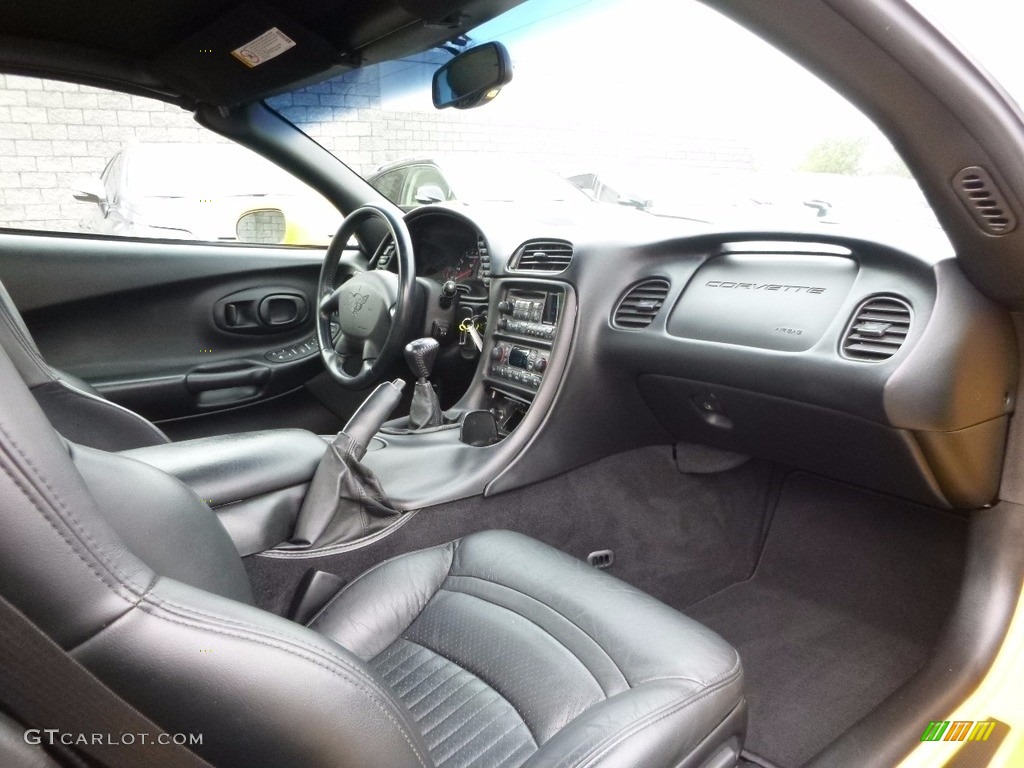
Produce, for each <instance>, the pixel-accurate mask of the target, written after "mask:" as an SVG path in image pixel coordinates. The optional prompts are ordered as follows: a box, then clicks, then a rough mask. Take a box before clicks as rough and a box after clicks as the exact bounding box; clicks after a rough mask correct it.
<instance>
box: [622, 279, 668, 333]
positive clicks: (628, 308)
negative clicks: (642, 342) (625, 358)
mask: <svg viewBox="0 0 1024 768" xmlns="http://www.w3.org/2000/svg"><path fill="white" fill-rule="evenodd" d="M668 289H669V283H668V281H667V280H660V279H654V280H644V281H643V282H642V283H637V284H636V285H634V286H633V287H632V288H630V289H629V290H628V291H626V295H625V296H623V297H622V298H621V299H619V304H618V306H617V307H615V313H614V314H613V315H612V325H614V326H615V327H616V328H622V329H624V330H630V331H636V330H640V329H641V328H646V327H647V326H649V325H650V324H651V323H653V322H654V318H655V317H657V315H658V312H659V311H660V310H661V306H662V305H663V304H664V303H665V298H666V297H667V296H668Z"/></svg>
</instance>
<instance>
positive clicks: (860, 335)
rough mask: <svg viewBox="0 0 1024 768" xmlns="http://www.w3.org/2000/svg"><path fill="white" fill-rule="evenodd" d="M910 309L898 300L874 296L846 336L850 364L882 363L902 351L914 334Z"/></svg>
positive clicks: (845, 351)
mask: <svg viewBox="0 0 1024 768" xmlns="http://www.w3.org/2000/svg"><path fill="white" fill-rule="evenodd" d="M910 320H911V311H910V305H909V304H908V303H907V302H906V301H905V300H904V299H902V298H900V297H898V296H873V297H872V298H870V299H868V300H867V301H865V302H864V303H863V304H861V305H860V307H859V308H858V309H857V311H856V312H855V313H854V315H853V319H852V320H851V321H850V325H849V327H848V328H847V330H846V333H845V334H844V336H843V345H842V354H843V357H845V358H847V359H848V360H860V361H863V362H869V363H880V362H882V361H883V360H888V359H889V358H890V357H892V356H893V355H895V354H896V353H897V352H899V351H900V347H902V346H903V342H905V341H906V340H907V334H908V333H909V332H910Z"/></svg>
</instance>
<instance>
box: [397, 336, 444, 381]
mask: <svg viewBox="0 0 1024 768" xmlns="http://www.w3.org/2000/svg"><path fill="white" fill-rule="evenodd" d="M440 349H441V345H440V344H438V343H437V339H431V338H430V337H427V338H425V339H416V340H415V341H410V342H409V343H408V344H406V345H405V362H407V363H408V364H409V368H410V369H412V372H413V374H415V376H416V378H417V379H418V380H419V381H426V380H427V379H429V378H430V372H431V371H433V370H434V361H435V360H437V353H438V350H440Z"/></svg>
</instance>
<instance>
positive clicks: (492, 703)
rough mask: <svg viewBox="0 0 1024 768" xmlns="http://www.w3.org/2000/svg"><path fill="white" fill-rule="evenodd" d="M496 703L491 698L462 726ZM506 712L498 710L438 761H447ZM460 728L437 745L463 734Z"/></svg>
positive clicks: (506, 712)
mask: <svg viewBox="0 0 1024 768" xmlns="http://www.w3.org/2000/svg"><path fill="white" fill-rule="evenodd" d="M498 703H499V702H498V700H497V699H492V700H491V701H489V702H488V703H487V704H486V705H485V706H484V707H483V709H478V710H477V711H476V712H474V713H473V715H472V717H470V718H469V720H467V721H466V722H465V723H463V725H462V728H465V727H466V726H467V725H469V723H471V722H473V720H474V719H475V718H477V717H479V716H480V715H482V714H483V713H484V712H486V711H487V710H488V709H490V708H491V707H492V706H494V705H495V704H498ZM507 714H508V710H504V709H503V710H501V711H500V712H498V714H496V715H495V716H494V717H492V718H491V719H490V720H488V721H487V722H486V723H484V724H483V725H481V726H477V728H476V730H475V731H473V733H472V734H470V736H469V737H468V738H464V739H463V740H462V742H461V743H459V744H458V745H456V747H455V748H454V749H451V750H450V751H448V750H446V751H447V754H446V755H445V756H444V757H443V758H441V760H440V761H439V762H442V763H444V762H447V761H448V760H450V759H451V758H452V757H453V756H454V755H455V753H456V752H458V751H459V750H460V749H462V748H463V747H464V746H466V745H467V744H469V742H471V741H472V740H473V739H475V738H476V737H477V736H479V735H480V734H481V733H483V732H484V731H486V730H487V729H488V728H490V727H491V726H492V725H494V724H495V723H496V722H498V720H500V719H501V718H502V717H505V716H506V715H507ZM520 722H522V721H520ZM523 725H524V726H525V723H523ZM516 727H517V728H518V727H519V726H518V725H517V726H516ZM460 730H461V729H459V730H456V731H454V732H453V733H450V734H449V735H448V736H446V737H445V738H443V739H441V741H439V742H438V744H437V745H438V746H441V745H442V744H444V743H445V742H446V741H448V739H451V738H454V737H455V736H465V733H460Z"/></svg>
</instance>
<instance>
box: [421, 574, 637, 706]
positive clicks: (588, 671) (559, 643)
mask: <svg viewBox="0 0 1024 768" xmlns="http://www.w3.org/2000/svg"><path fill="white" fill-rule="evenodd" d="M483 581H486V579H483ZM489 583H491V584H496V583H497V582H489ZM498 586H499V587H500V586H504V585H502V584H498ZM438 591H439V592H441V591H444V592H450V593H451V594H458V595H465V596H466V597H475V598H476V599H477V600H480V601H481V602H484V603H487V604H488V605H493V606H494V607H495V608H502V609H504V610H506V611H508V612H509V613H511V614H513V615H515V616H519V617H520V618H522V619H523V620H524V621H528V622H529V623H530V624H532V625H533V626H535V627H537V629H539V630H540V631H541V632H543V633H544V634H545V635H547V636H548V637H550V638H551V639H552V640H553V641H554V642H555V643H557V644H558V645H559V646H561V647H562V648H564V649H565V651H566V653H568V654H569V655H570V656H571V657H572V658H573V659H575V660H576V662H577V663H578V664H579V665H580V666H581V667H583V669H584V671H585V672H586V673H587V674H588V675H590V677H591V679H592V680H593V681H594V682H595V683H596V684H597V687H598V688H599V689H600V690H601V693H602V694H604V697H605V698H606V699H607V698H608V692H607V691H605V689H604V686H603V685H601V681H600V680H598V679H597V677H596V676H595V675H594V673H593V672H592V671H591V670H590V667H588V666H587V665H586V664H585V663H584V662H583V660H582V659H581V658H580V657H579V656H577V655H576V654H575V653H573V651H572V649H571V648H569V647H568V646H567V645H566V644H565V643H563V642H562V641H561V640H559V639H558V638H557V637H555V636H554V635H553V634H551V633H550V632H548V630H546V629H545V628H544V627H542V626H541V625H540V624H538V623H537V622H535V621H534V620H533V619H531V618H530V617H529V616H525V615H523V614H522V613H520V612H519V611H517V610H515V609H513V608H509V607H508V606H506V605H501V604H500V603H496V602H494V601H493V600H488V599H487V598H486V597H481V596H480V595H474V594H472V593H471V592H463V591H462V590H461V589H449V588H448V587H446V586H443V585H442V587H441V589H439V590H438ZM513 591H517V590H513ZM520 594H523V593H520ZM526 597H529V595H526ZM536 602H538V603H540V604H541V605H545V603H541V601H540V600H537V601H536ZM548 607H550V606H548ZM552 610H554V609H553V608H552ZM555 613H557V614H558V615H559V616H561V615H562V614H560V613H558V611H555ZM571 623H572V622H570V624H571ZM573 626H576V625H575V624H573ZM580 632H583V630H582V629H581V630H580ZM583 634H586V632H584V633H583ZM588 637H589V635H588ZM595 642H596V641H595ZM598 647H600V646H598ZM601 650H602V651H604V648H601ZM605 654H606V655H607V652H605ZM608 658H609V660H610V661H611V662H612V664H613V665H614V666H615V669H616V671H618V672H619V674H620V675H621V674H622V670H620V669H619V667H618V665H617V664H615V661H614V660H612V659H611V657H610V656H609V657H608ZM481 679H483V678H481ZM622 679H623V681H624V682H625V683H626V685H627V686H629V681H628V680H626V676H625V675H623V676H622ZM629 687H632V686H629Z"/></svg>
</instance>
